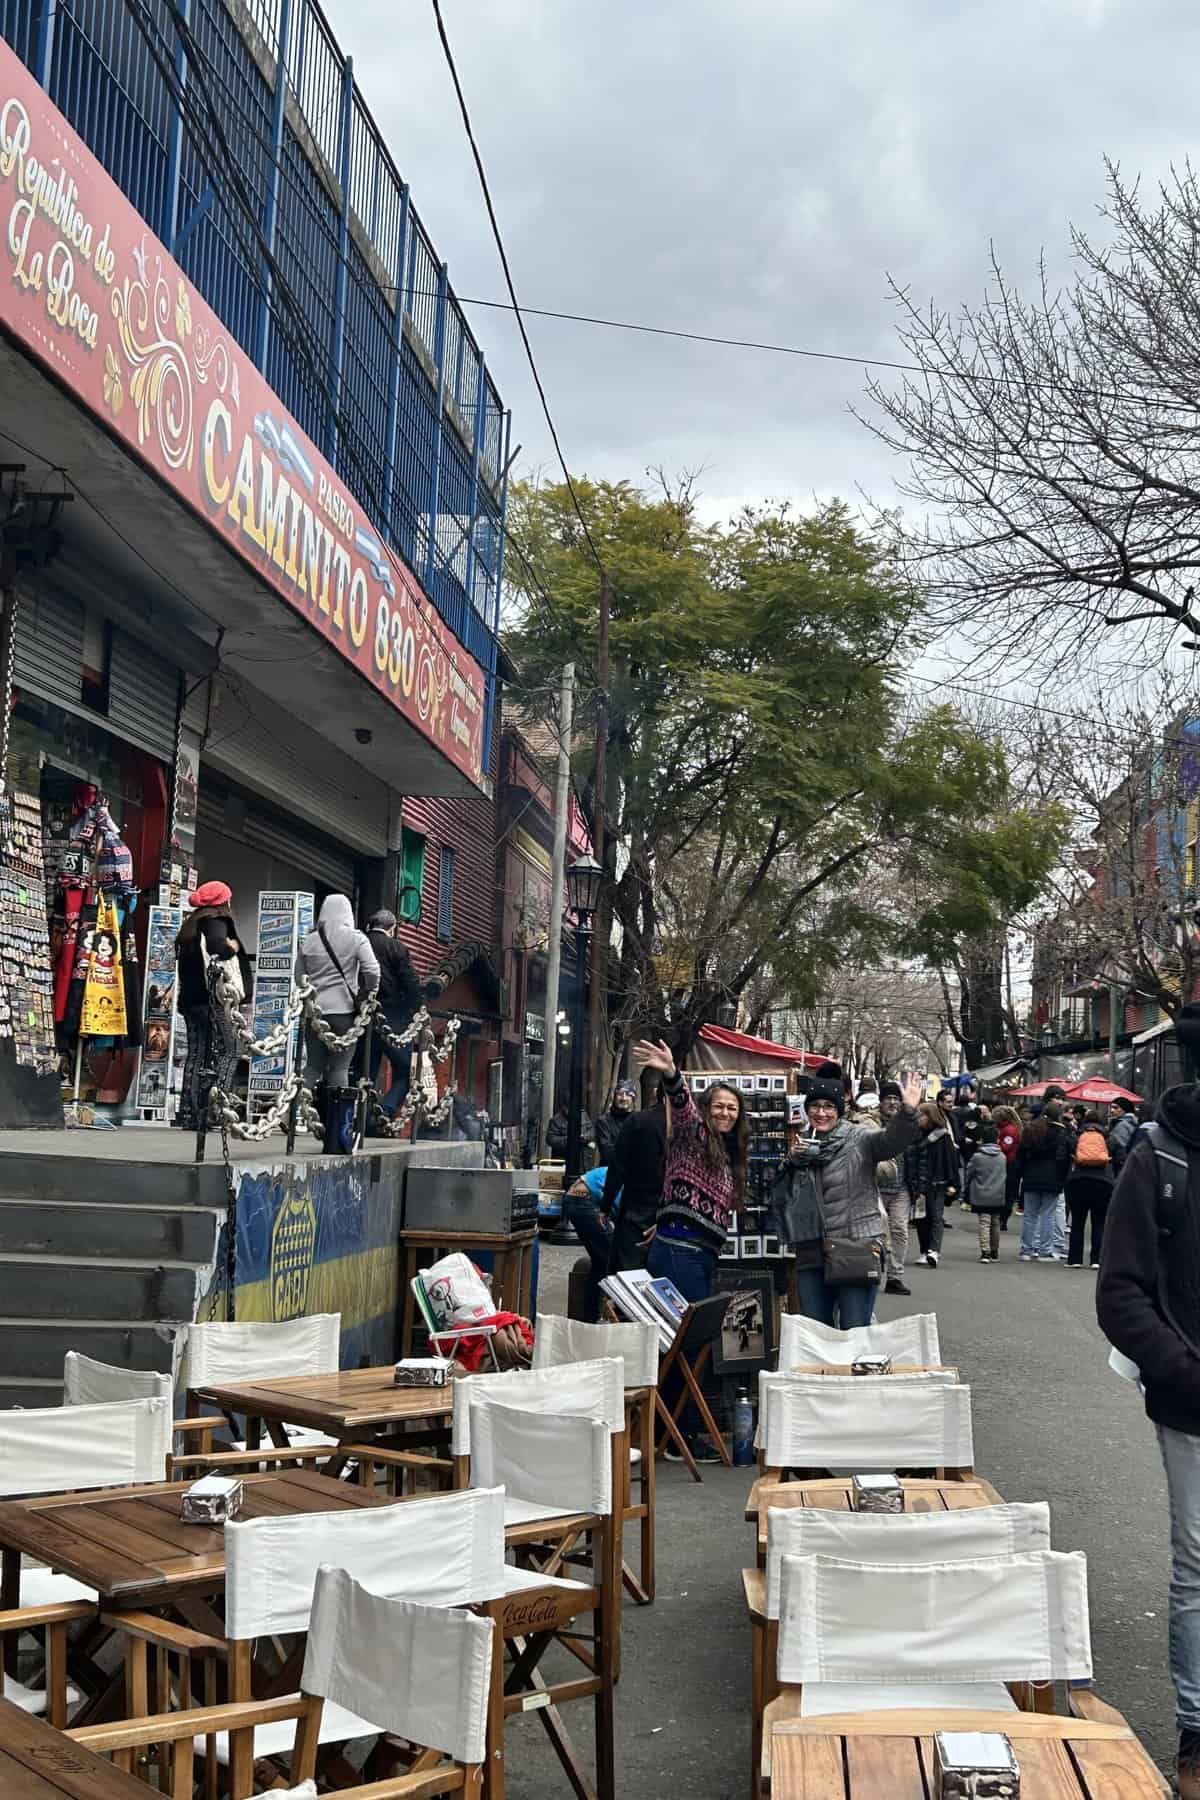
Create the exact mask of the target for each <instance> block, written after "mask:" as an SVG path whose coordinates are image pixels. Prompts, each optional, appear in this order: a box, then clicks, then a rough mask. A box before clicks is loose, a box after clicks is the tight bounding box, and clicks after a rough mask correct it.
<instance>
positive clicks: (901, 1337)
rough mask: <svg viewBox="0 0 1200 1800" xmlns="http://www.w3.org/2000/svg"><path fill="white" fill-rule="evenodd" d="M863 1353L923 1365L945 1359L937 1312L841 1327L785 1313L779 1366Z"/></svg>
mask: <svg viewBox="0 0 1200 1800" xmlns="http://www.w3.org/2000/svg"><path fill="white" fill-rule="evenodd" d="M860 1356H890V1357H891V1359H892V1361H893V1362H898V1363H917V1364H918V1365H920V1366H921V1367H923V1368H928V1367H930V1366H931V1365H932V1364H935V1363H940V1362H941V1360H942V1349H941V1345H940V1344H939V1342H938V1327H937V1314H936V1313H913V1314H911V1315H910V1316H909V1317H908V1318H906V1319H882V1320H881V1319H877V1320H876V1322H875V1324H874V1325H855V1326H854V1327H853V1328H852V1329H851V1330H849V1331H838V1330H836V1329H835V1328H834V1326H832V1325H822V1324H821V1323H820V1322H819V1321H818V1320H817V1319H808V1318H805V1316H804V1315H803V1313H784V1314H783V1317H782V1319H781V1320H780V1325H779V1367H780V1369H790V1368H793V1367H794V1366H795V1365H796V1364H797V1363H839V1364H840V1363H850V1362H855V1361H857V1359H858V1358H859V1357H860Z"/></svg>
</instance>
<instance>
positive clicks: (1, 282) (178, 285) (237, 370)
mask: <svg viewBox="0 0 1200 1800" xmlns="http://www.w3.org/2000/svg"><path fill="white" fill-rule="evenodd" d="M0 324H3V326H4V327H5V328H6V329H7V330H8V331H9V332H11V333H12V334H13V335H14V336H15V337H16V338H17V339H18V340H19V341H20V342H21V343H22V344H23V345H24V346H25V347H26V348H27V349H28V350H29V351H30V352H31V353H32V354H34V355H35V356H37V357H38V358H39V359H40V360H41V361H42V362H44V363H46V364H47V365H48V366H49V367H50V368H52V369H53V371H54V373H55V374H56V375H57V376H58V378H59V379H60V380H61V381H63V382H64V383H66V384H67V385H68V386H69V387H70V388H71V389H72V390H73V391H74V393H75V394H76V395H77V397H78V398H79V399H80V400H81V401H82V402H83V403H84V404H85V405H86V406H88V407H89V408H90V409H91V410H92V411H93V412H94V413H96V414H97V415H98V416H99V417H100V418H102V419H103V420H104V422H105V424H106V425H107V426H108V428H109V429H110V430H111V431H113V432H115V433H116V434H117V435H118V436H119V437H121V438H123V439H124V440H125V442H126V443H127V444H129V445H130V446H131V448H132V449H134V450H135V451H136V452H137V454H138V455H139V456H140V457H141V458H142V459H143V460H144V461H145V462H146V463H147V464H149V466H150V467H151V468H152V469H153V470H155V472H156V473H157V474H158V475H160V476H161V477H162V478H163V479H164V480H165V481H167V482H168V483H169V484H170V486H171V487H172V488H174V489H175V490H176V492H177V493H179V494H180V495H181V496H182V497H183V498H184V499H185V500H186V501H188V503H189V504H190V505H191V506H192V507H193V508H194V509H195V510H196V511H197V512H199V513H200V514H201V515H202V517H203V518H204V519H205V520H206V521H207V522H208V523H209V524H210V525H212V526H213V527H214V529H216V530H217V531H219V532H220V534H221V536H222V537H224V538H225V539H226V541H227V542H228V543H230V544H231V545H232V546H233V547H234V548H235V549H236V550H237V551H238V552H239V553H240V555H241V556H243V557H244V558H245V560H246V561H247V562H248V563H249V564H250V565H251V567H252V568H254V569H256V570H257V571H258V573H259V574H260V575H261V576H262V577H263V578H264V580H266V581H268V582H269V583H270V585H271V586H272V587H273V588H275V589H276V591H277V592H278V593H279V594H280V595H282V597H283V599H284V600H286V601H287V603H288V605H289V606H291V607H292V608H293V609H294V611H296V612H297V613H299V614H300V615H301V616H302V617H303V618H305V619H307V620H309V622H310V623H311V624H312V625H314V626H315V627H316V628H317V629H318V630H319V631H320V632H321V633H322V634H323V635H324V636H325V637H326V638H328V640H329V642H330V643H331V644H332V645H333V646H334V647H335V648H336V649H337V650H338V651H339V652H340V654H341V655H342V656H344V657H345V658H346V660H347V661H348V662H350V663H353V665H354V666H355V668H357V669H359V670H360V671H361V672H362V674H363V675H365V676H366V677H367V678H368V680H370V681H371V683H372V684H373V686H375V687H376V688H378V689H379V691H380V692H381V693H382V694H385V695H386V696H387V698H388V699H389V700H390V701H391V702H392V703H393V705H394V706H395V707H396V708H397V709H398V710H399V711H400V712H401V713H403V715H404V716H405V718H407V719H409V720H411V721H412V723H413V724H414V725H415V726H416V727H417V728H418V730H420V731H422V732H423V733H424V734H425V736H426V737H428V738H429V739H430V740H431V741H432V742H433V743H434V744H436V745H437V747H438V749H439V750H441V751H442V752H443V753H444V754H445V755H446V756H447V757H448V758H449V759H450V760H451V761H452V762H453V763H454V764H455V765H456V766H457V767H458V768H459V769H461V770H462V771H463V772H464V773H465V774H467V775H469V776H470V777H471V779H472V780H473V781H476V782H478V781H479V780H480V777H481V772H482V755H483V718H484V678H483V674H482V671H481V670H480V668H479V665H478V664H477V663H476V662H475V661H474V660H473V658H472V657H470V656H469V655H468V654H467V652H466V651H465V650H464V649H463V648H462V647H461V645H459V644H458V643H457V642H456V640H455V639H454V637H453V635H452V634H451V633H450V631H449V629H448V628H447V627H446V626H445V625H443V624H441V622H440V621H439V620H437V618H436V616H435V615H434V613H433V609H432V606H431V604H430V602H429V601H428V599H427V598H426V597H425V596H424V594H423V593H422V590H421V588H420V587H419V585H418V583H417V582H416V580H415V578H414V577H413V576H412V575H411V574H410V573H409V571H408V570H407V569H406V568H405V567H404V566H403V564H402V563H401V562H400V560H399V558H397V557H394V556H391V555H390V554H389V553H388V552H387V551H386V550H385V549H384V548H383V538H382V534H381V533H380V532H379V531H377V530H376V528H375V526H374V525H373V524H372V522H371V521H370V520H369V519H366V518H364V517H363V515H362V513H361V512H360V511H359V509H358V508H357V507H356V505H355V503H354V501H353V499H352V498H351V496H350V495H349V494H348V493H347V492H346V490H345V488H344V487H343V486H342V485H341V483H340V482H339V481H338V478H337V476H336V475H335V474H334V472H333V469H332V468H331V467H330V465H329V464H328V463H327V462H326V461H325V459H324V458H323V457H322V456H320V455H319V454H318V452H317V450H316V448H315V447H314V445H313V444H312V443H311V442H310V441H309V439H308V438H307V437H305V435H304V433H303V432H302V431H300V429H299V427H298V426H297V425H296V424H295V422H294V420H292V419H291V418H290V417H289V415H288V414H287V413H286V412H285V411H284V410H283V407H282V406H281V404H280V402H279V399H278V397H277V396H276V395H275V394H274V393H273V392H272V390H271V389H270V388H269V387H268V386H267V384H266V382H265V381H264V380H263V378H262V376H261V375H260V374H259V372H258V370H257V369H256V368H255V367H254V365H253V364H252V363H251V362H250V361H249V360H248V358H247V357H246V356H245V355H244V354H243V352H242V351H241V349H240V347H239V346H237V345H236V344H235V343H234V342H233V340H232V339H231V338H230V337H229V335H228V333H227V332H226V331H225V329H224V327H223V326H222V325H221V323H220V321H219V320H218V319H217V317H216V315H215V314H214V313H213V312H212V311H210V309H209V308H208V307H207V306H206V305H205V303H204V302H203V301H202V300H201V299H200V297H199V295H198V294H196V293H195V291H194V290H193V289H192V287H191V285H190V283H189V282H188V281H187V280H186V278H185V277H184V275H183V273H182V271H181V270H180V268H179V266H178V264H176V263H175V262H173V261H172V260H171V258H170V257H169V256H168V255H167V253H166V251H165V250H164V248H163V246H162V245H161V244H160V243H159V242H158V240H157V239H156V238H155V237H154V236H153V235H152V234H151V233H150V232H149V231H148V230H147V228H146V225H145V223H144V221H143V220H142V219H141V218H140V217H139V216H138V214H137V213H136V212H135V210H134V209H133V207H132V206H131V205H130V204H129V202H128V200H126V198H125V196H124V195H123V194H122V193H121V190H120V189H119V188H118V187H117V186H116V184H115V183H114V182H113V181H112V180H111V178H110V177H109V176H108V175H107V174H106V173H105V171H104V170H103V169H102V168H101V167H100V165H99V163H98V162H97V161H96V159H95V157H94V156H92V154H91V153H90V151H88V150H87V149H86V148H85V147H84V145H83V144H82V143H81V142H80V140H79V138H78V137H77V136H76V135H75V133H74V132H73V131H72V130H71V128H70V126H69V125H68V124H67V123H66V121H65V119H64V118H63V117H62V115H61V113H59V112H58V111H57V109H56V108H55V107H54V106H53V105H52V104H51V102H50V100H49V98H48V97H47V95H46V94H45V93H44V91H43V90H42V89H41V88H40V87H39V86H38V84H37V82H36V81H35V80H34V79H33V77H32V75H30V73H29V72H28V70H27V69H26V68H25V67H24V66H23V64H22V63H21V62H20V61H19V60H18V59H17V57H16V56H15V55H14V54H13V52H12V51H11V50H10V49H9V48H8V46H7V45H6V44H3V43H0Z"/></svg>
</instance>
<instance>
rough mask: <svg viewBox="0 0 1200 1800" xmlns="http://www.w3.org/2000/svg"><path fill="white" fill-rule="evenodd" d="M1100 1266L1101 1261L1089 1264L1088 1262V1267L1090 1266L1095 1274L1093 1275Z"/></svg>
mask: <svg viewBox="0 0 1200 1800" xmlns="http://www.w3.org/2000/svg"><path fill="white" fill-rule="evenodd" d="M1099 1267H1100V1264H1099V1263H1089V1264H1088V1268H1089V1269H1090V1270H1091V1271H1092V1274H1093V1275H1094V1274H1095V1273H1096V1270H1097V1269H1098V1268H1099Z"/></svg>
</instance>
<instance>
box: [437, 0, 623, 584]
mask: <svg viewBox="0 0 1200 1800" xmlns="http://www.w3.org/2000/svg"><path fill="white" fill-rule="evenodd" d="M433 16H434V18H435V20H436V21H437V29H438V37H439V38H440V39H441V43H442V50H443V52H444V53H445V57H446V65H447V67H448V68H449V70H450V79H451V81H452V82H453V83H454V92H455V94H456V95H457V96H458V109H459V111H460V113H461V114H462V122H463V128H464V130H465V131H466V134H467V142H468V143H469V144H470V146H471V155H472V156H473V157H474V159H475V169H476V173H477V174H478V176H479V185H480V187H481V188H482V189H483V203H484V205H485V207H486V208H487V216H488V221H489V223H490V225H491V227H492V237H493V238H494V239H495V243H496V250H497V253H498V254H499V257H500V267H501V269H502V270H503V272H504V285H505V287H506V288H507V289H508V297H509V300H510V301H511V303H512V310H513V313H514V315H515V317H516V321H517V326H518V328H519V330H520V333H521V342H522V343H523V344H524V346H525V356H526V359H527V361H528V363H529V370H530V373H531V374H532V376H533V384H534V386H535V387H536V389H537V392H538V399H539V400H540V401H541V403H542V412H543V414H544V415H545V419H546V425H547V427H548V429H549V432H550V437H551V440H552V442H553V444H554V452H555V455H556V456H557V457H558V463H559V467H560V468H561V470H562V472H563V478H564V480H565V481H566V484H567V491H568V492H569V494H570V496H571V504H572V506H573V507H574V508H575V513H576V516H577V518H578V519H579V523H580V526H581V527H582V529H583V535H584V537H585V539H586V540H587V546H588V549H589V550H590V551H591V553H592V560H593V561H594V563H595V565H596V567H597V569H598V570H599V572H600V574H601V575H605V574H606V570H605V567H604V559H603V558H602V556H601V555H600V552H599V550H597V548H596V544H595V540H594V539H593V537H592V533H591V530H590V528H589V526H588V522H587V519H586V518H585V517H584V512H583V508H582V506H581V505H580V503H579V495H578V493H577V492H576V489H575V483H574V481H573V480H572V479H571V471H570V470H569V469H568V467H567V459H566V457H565V456H564V455H563V448H562V444H561V443H560V441H559V436H558V428H557V426H556V425H555V423H554V417H553V414H552V413H551V411H550V402H549V400H548V399H547V398H546V389H545V387H544V386H543V384H542V377H541V374H540V373H539V371H538V366H537V359H536V357H535V356H534V354H533V345H532V344H531V343H530V341H529V332H528V330H527V329H526V326H525V320H524V318H523V317H522V315H521V307H520V303H519V302H518V300H517V290H516V286H515V284H514V282H513V277H512V270H511V268H510V267H509V262H508V252H507V251H506V250H505V248H504V239H503V237H502V236H501V233H500V222H499V220H498V219H497V217H496V208H495V205H494V204H493V201H492V192H491V188H490V187H489V185H488V178H487V171H486V170H485V168H484V166H483V157H482V155H481V154H480V149H479V145H478V143H477V141H476V138H475V128H474V126H473V125H472V124H471V115H470V112H469V111H468V109H467V99H466V95H465V94H464V93H463V88H462V82H461V81H460V80H459V77H458V67H457V65H456V63H455V61H454V52H453V50H451V48H450V39H449V37H448V36H447V35H446V24H445V21H444V19H443V18H442V8H441V0H433Z"/></svg>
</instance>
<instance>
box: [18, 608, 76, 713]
mask: <svg viewBox="0 0 1200 1800" xmlns="http://www.w3.org/2000/svg"><path fill="white" fill-rule="evenodd" d="M20 595H21V609H20V612H19V613H18V615H17V653H16V663H15V668H14V680H15V681H16V684H17V686H18V687H19V688H24V689H25V690H26V692H27V693H30V694H36V695H37V696H38V697H39V699H42V700H54V701H57V703H58V704H59V705H60V706H71V707H78V705H79V695H80V690H81V687H82V685H83V607H82V606H81V605H80V604H79V601H78V600H73V599H72V598H71V597H70V595H69V594H62V593H59V592H57V591H56V590H55V589H53V588H51V587H48V586H46V585H44V584H36V583H35V582H33V581H31V582H27V583H23V584H22V586H21V589H20Z"/></svg>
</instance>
